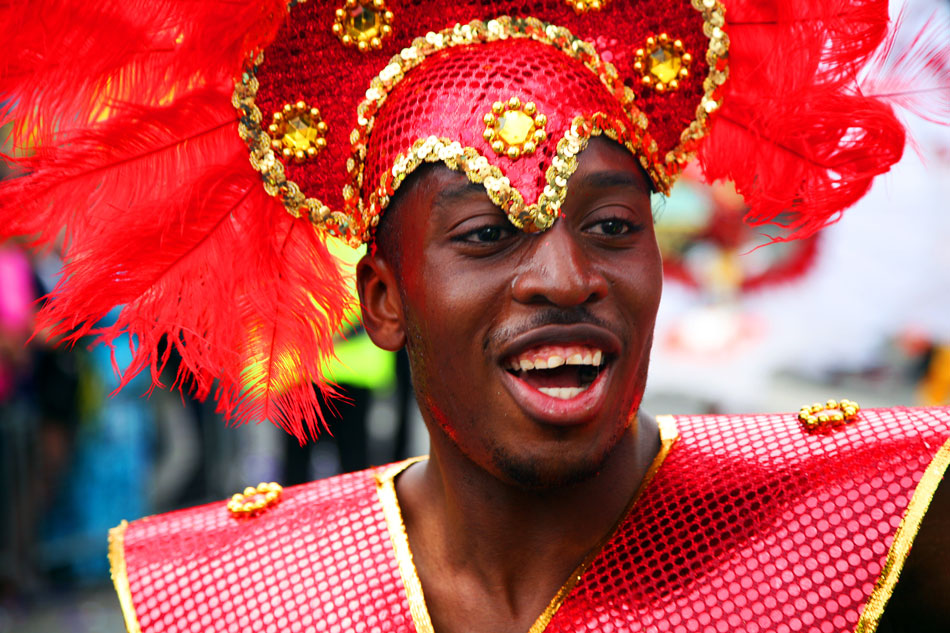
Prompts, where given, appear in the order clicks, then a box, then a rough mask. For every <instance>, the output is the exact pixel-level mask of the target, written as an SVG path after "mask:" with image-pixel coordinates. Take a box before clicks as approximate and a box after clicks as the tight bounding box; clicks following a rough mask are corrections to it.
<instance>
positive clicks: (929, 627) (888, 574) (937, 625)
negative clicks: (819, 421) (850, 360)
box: [677, 407, 950, 633]
mask: <svg viewBox="0 0 950 633" xmlns="http://www.w3.org/2000/svg"><path fill="white" fill-rule="evenodd" d="M677 424H678V426H679V428H680V429H681V438H680V440H681V446H680V447H678V448H679V449H683V453H684V458H685V459H683V464H684V466H683V468H682V469H681V472H682V473H683V475H682V477H681V479H682V480H684V481H686V480H688V479H689V477H690V474H691V473H694V472H699V473H704V472H705V473H709V472H715V473H717V474H718V477H719V479H720V480H721V481H722V483H721V485H720V486H719V487H718V488H717V487H715V486H712V485H711V484H707V487H710V488H712V489H713V492H722V491H723V490H725V491H726V492H731V491H733V490H734V489H741V490H750V491H754V492H753V493H750V495H749V497H750V498H752V499H753V501H752V502H751V506H750V507H752V508H753V509H754V513H751V516H752V517H753V519H754V520H755V521H761V522H762V523H763V524H764V525H765V527H764V530H765V531H768V530H769V529H773V527H770V526H774V525H781V526H782V528H781V529H782V530H784V529H785V528H787V527H788V526H792V527H794V534H790V535H789V537H788V540H789V541H791V542H793V543H795V544H796V545H799V541H800V540H802V537H807V538H806V539H805V542H806V545H807V546H808V548H809V550H810V551H812V553H814V552H817V551H818V550H821V551H820V556H819V555H816V556H815V557H814V558H815V562H816V564H817V566H816V569H821V568H822V566H821V563H822V561H824V563H827V562H828V561H832V562H834V564H835V565H836V567H835V569H836V572H835V573H834V574H833V576H831V577H830V579H831V581H832V584H830V585H829V587H831V588H832V589H834V587H833V586H832V585H833V584H834V583H835V582H838V581H841V580H844V581H845V582H846V583H847V582H850V581H852V580H854V579H858V580H860V582H853V583H852V584H853V585H854V589H856V590H858V593H859V594H863V595H864V598H862V599H860V600H858V602H857V603H856V604H855V605H854V607H855V608H856V609H857V610H858V611H856V612H855V613H858V612H860V613H861V622H862V623H863V624H865V625H866V628H863V629H861V630H868V631H871V630H875V628H874V626H876V625H877V624H878V618H879V619H880V620H879V624H880V626H879V628H877V631H879V633H899V632H902V631H914V633H925V632H928V631H938V630H943V627H945V623H946V622H947V621H948V618H950V485H948V484H943V485H941V482H942V480H943V478H944V475H945V474H946V471H947V467H948V465H950V408H947V407H939V408H892V409H875V410H866V411H861V412H860V414H859V416H858V418H857V419H856V420H855V421H854V422H853V423H851V424H847V425H842V426H838V427H834V428H829V429H825V430H824V431H821V432H811V431H809V430H807V429H805V428H804V427H803V425H802V424H800V423H799V421H798V420H797V417H796V415H794V414H785V415H781V414H769V415H742V416H693V417H685V418H677ZM697 477H699V475H695V476H693V479H694V480H695V479H696V478H697ZM702 479H703V480H715V479H716V476H712V477H710V476H709V475H704V476H703V477H702ZM687 483H690V482H689V481H687ZM682 485H684V486H685V485H687V484H682ZM720 488H721V490H720ZM711 498H718V497H711ZM766 500H767V502H766ZM782 533H784V532H782ZM796 538H797V539H798V540H796ZM799 547H801V545H799ZM794 553H795V555H796V556H798V555H799V554H800V550H798V551H796V552H794ZM855 555H856V556H855ZM849 557H852V558H854V560H856V561H858V562H859V563H860V564H859V565H858V567H860V569H859V568H858V567H855V568H854V569H851V568H850V567H849V566H850V565H851V564H852V560H851V558H849ZM806 567H807V565H806ZM855 617H857V616H855Z"/></svg>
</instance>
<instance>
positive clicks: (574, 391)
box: [538, 387, 584, 400]
mask: <svg viewBox="0 0 950 633" xmlns="http://www.w3.org/2000/svg"><path fill="white" fill-rule="evenodd" d="M538 391H540V392H541V393H543V394H545V395H548V396H551V397H552V398H559V399H561V400H570V399H571V398H573V397H574V396H577V395H578V394H580V393H581V392H583V391H584V389H583V388H581V387H538Z"/></svg>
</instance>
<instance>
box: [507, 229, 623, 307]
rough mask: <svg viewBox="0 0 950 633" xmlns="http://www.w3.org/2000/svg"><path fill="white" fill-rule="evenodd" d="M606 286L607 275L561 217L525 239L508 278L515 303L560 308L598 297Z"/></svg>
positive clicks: (581, 239) (584, 302) (587, 301)
mask: <svg viewBox="0 0 950 633" xmlns="http://www.w3.org/2000/svg"><path fill="white" fill-rule="evenodd" d="M586 248H590V247H589V246H587V247H586ZM607 288H608V283H607V279H606V278H605V277H604V276H603V274H602V272H601V271H600V270H599V269H598V268H597V266H596V265H594V262H593V261H592V258H591V257H590V254H589V253H588V252H587V250H585V244H584V243H583V237H582V236H580V235H578V234H577V233H576V232H575V231H574V229H573V227H571V226H570V225H569V224H568V223H567V222H565V221H564V220H563V219H562V220H561V221H559V222H555V223H554V226H552V227H551V228H550V229H548V230H547V231H544V232H543V233H541V234H539V235H537V236H535V237H534V238H533V239H531V240H528V245H527V248H526V251H525V253H524V256H523V257H522V258H521V260H520V261H519V262H518V265H517V269H516V271H515V277H514V279H513V281H512V293H513V295H514V299H515V300H516V301H518V302H519V303H526V304H527V303H547V304H551V305H555V306H558V307H564V308H570V307H574V306H579V305H583V304H586V303H590V302H594V301H597V300H599V299H602V298H604V297H605V296H607Z"/></svg>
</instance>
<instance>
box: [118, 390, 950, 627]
mask: <svg viewBox="0 0 950 633" xmlns="http://www.w3.org/2000/svg"><path fill="white" fill-rule="evenodd" d="M659 421H660V423H661V424H660V427H661V438H662V439H663V440H664V449H663V450H662V451H661V454H660V456H659V457H658V459H657V462H656V463H655V464H654V469H653V470H651V472H650V473H649V474H648V476H647V480H646V482H645V484H644V485H643V486H642V487H641V490H640V491H639V492H638V493H637V497H636V498H635V500H634V501H633V502H632V505H631V507H630V509H629V510H628V513H627V515H626V517H625V518H623V519H622V520H621V522H620V524H619V526H618V527H617V528H616V530H615V532H614V533H613V534H612V535H611V536H610V538H609V540H608V541H607V542H606V544H605V545H604V546H603V547H602V548H601V549H600V550H599V551H595V552H593V553H592V555H591V556H590V557H589V559H588V560H587V561H585V563H584V564H582V566H581V568H579V569H578V570H577V571H576V572H575V574H572V577H571V579H570V580H569V581H568V583H567V584H566V585H565V586H564V587H563V588H562V590H561V593H560V594H559V596H557V597H555V599H554V600H552V603H551V605H550V606H549V607H548V609H547V610H546V611H545V613H544V614H542V615H541V617H540V618H539V620H538V622H537V623H536V624H535V628H533V629H532V631H541V630H544V631H547V632H548V633H555V632H557V633H561V632H563V633H578V632H580V631H618V632H619V631H695V630H701V631H735V630H743V631H748V632H749V633H754V632H756V631H761V632H766V631H769V632H771V631H814V632H819V631H821V632H831V631H833V632H839V631H855V630H857V631H873V630H874V628H875V625H876V622H877V618H878V617H880V615H881V612H882V611H883V608H884V604H885V602H886V601H887V598H888V597H889V596H890V594H891V591H892V589H893V586H894V582H895V581H896V580H897V577H898V575H899V573H900V570H901V566H902V564H903V561H904V559H905V557H906V556H907V553H908V551H909V549H910V546H911V544H912V542H913V539H914V536H915V535H916V533H917V529H918V527H919V525H920V521H921V520H922V518H923V516H924V513H925V512H926V510H927V506H928V504H929V502H930V499H931V498H932V496H933V494H934V492H935V490H936V488H937V485H938V484H939V482H940V480H941V478H942V476H943V474H944V471H945V469H946V468H947V465H948V463H950V409H948V408H942V409H889V410H884V409H882V410H868V411H862V412H861V413H860V414H859V415H858V418H857V420H855V421H853V422H851V423H850V424H849V425H848V426H845V427H843V428H837V429H834V430H831V431H829V432H814V431H809V430H806V429H805V428H804V427H803V425H802V424H801V423H800V422H799V420H798V419H796V417H795V416H794V415H754V416H753V415H746V416H681V417H676V418H671V417H668V416H663V417H662V418H661V419H660V420H659ZM677 430H678V437H676V436H677ZM664 455H665V459H664ZM404 467H405V464H398V465H395V466H393V467H388V468H380V469H375V470H371V471H363V472H358V473H353V474H348V475H342V476H339V477H335V478H332V479H328V480H323V481H317V482H314V483H311V484H305V485H302V486H297V487H294V488H289V489H287V490H285V491H284V496H283V498H282V500H281V501H280V502H279V503H277V504H276V505H275V506H273V507H271V508H270V509H268V510H266V511H264V512H263V513H262V514H260V515H258V516H255V517H247V518H236V517H234V516H232V515H231V513H229V511H228V509H227V507H226V504H225V503H224V502H221V503H213V504H209V505H206V506H202V507H198V508H192V509H189V510H182V511H180V512H174V513H171V514H167V515H162V516H157V517H149V518H145V519H141V520H139V521H135V522H133V523H131V524H123V525H121V526H119V527H118V528H115V529H114V530H113V532H112V535H111V536H112V540H111V544H112V548H111V558H112V563H113V577H114V579H115V583H116V587H117V589H118V591H119V594H120V597H121V598H122V604H123V608H124V610H125V615H126V622H127V625H128V628H129V631H130V632H132V633H138V632H140V631H141V632H142V633H179V632H181V633H184V632H191V631H201V632H203V633H204V632H207V633H211V632H219V631H221V632H224V631H229V632H230V631H241V632H245V631H261V632H264V631H268V632H271V631H273V632H277V631H281V632H286V631H294V632H295V631H335V632H340V633H342V632H349V631H407V632H408V631H419V632H420V633H424V632H425V631H427V630H431V628H427V622H428V616H427V614H426V612H425V605H424V598H423V596H422V592H421V588H420V585H419V582H418V579H417V578H416V576H415V572H414V569H413V567H412V562H411V554H409V550H408V544H407V541H406V538H405V532H404V529H403V527H402V521H401V518H400V514H399V510H398V503H397V502H396V498H395V493H394V492H393V490H394V487H393V485H392V482H393V478H394V477H395V475H396V474H398V472H400V471H401V470H402V469H403V468H404ZM651 476H652V479H651ZM578 578H579V579H578ZM545 625H546V628H545ZM429 627H431V625H429Z"/></svg>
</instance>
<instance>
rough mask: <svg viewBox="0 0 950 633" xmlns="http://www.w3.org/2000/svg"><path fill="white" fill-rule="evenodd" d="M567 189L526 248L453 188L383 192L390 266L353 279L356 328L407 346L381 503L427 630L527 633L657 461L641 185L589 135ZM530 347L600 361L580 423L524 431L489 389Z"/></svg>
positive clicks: (486, 207) (509, 404)
mask: <svg viewBox="0 0 950 633" xmlns="http://www.w3.org/2000/svg"><path fill="white" fill-rule="evenodd" d="M571 183H572V186H571V189H570V190H569V191H570V193H569V194H568V198H567V200H566V201H565V204H564V207H563V210H564V212H565V217H562V218H561V219H559V220H558V221H557V222H556V223H555V225H554V226H553V227H552V228H551V229H549V230H548V231H545V232H543V233H539V234H527V233H524V232H521V231H519V230H517V229H515V228H514V227H512V226H511V224H510V223H509V222H508V220H507V218H506V217H505V216H504V214H503V213H502V212H501V211H500V210H499V209H498V208H497V207H496V206H495V205H494V204H492V203H491V201H490V200H489V198H488V197H487V195H486V194H485V192H484V189H482V188H481V187H480V186H477V187H476V186H469V183H468V181H467V179H466V177H465V176H464V175H462V174H457V173H455V172H452V171H450V170H448V169H446V168H441V167H439V168H434V169H431V170H429V171H428V172H427V173H426V174H425V175H424V177H423V178H422V179H420V180H417V181H416V183H415V185H414V186H412V187H411V188H409V189H408V190H406V191H401V192H400V194H401V195H402V196H403V198H402V199H401V201H400V202H401V204H402V208H401V209H399V210H398V211H397V213H398V221H399V222H400V224H401V226H400V233H401V238H402V239H400V241H399V253H400V255H399V256H400V258H401V260H400V261H399V262H388V261H386V260H385V259H384V258H383V257H378V256H377V257H367V258H365V259H364V260H363V261H362V262H361V264H360V266H359V269H358V280H359V288H360V296H361V301H362V303H363V318H364V322H365V325H366V329H367V331H368V332H369V333H370V336H371V337H372V338H373V340H374V341H375V342H376V343H377V344H378V345H380V346H382V347H384V348H386V349H398V348H400V347H401V346H402V345H407V346H408V350H409V356H410V358H411V362H412V370H413V380H414V384H415V388H416V393H417V398H418V401H419V403H420V408H421V409H422V412H423V417H424V418H425V421H426V424H427V426H428V429H429V433H430V441H431V449H430V459H429V461H428V462H425V463H420V464H418V465H416V466H414V467H412V468H410V469H409V470H408V471H407V472H406V473H405V474H404V475H403V476H401V477H400V478H399V479H398V480H397V494H398V496H399V499H400V504H401V506H402V509H403V515H404V520H405V522H406V529H407V532H408V535H409V542H410V546H411V548H412V551H413V557H414V560H415V563H416V568H417V571H418V574H419V577H420V580H421V582H422V586H423V590H424V591H425V594H426V604H427V606H428V608H429V612H430V615H431V617H432V619H433V623H434V625H435V628H436V630H438V631H440V633H446V632H448V633H451V632H453V631H468V632H473V631H492V632H499V631H517V632H519V633H523V632H524V631H527V630H528V629H529V628H530V626H531V624H532V623H533V622H534V621H535V619H536V618H537V617H538V615H540V614H541V612H542V611H543V610H544V608H545V607H546V606H547V604H548V602H549V601H550V600H551V598H552V597H553V596H554V594H555V593H556V592H557V590H558V588H559V587H560V586H561V585H562V584H563V583H564V580H565V579H566V578H567V577H568V575H569V574H570V573H571V571H572V570H573V569H574V567H575V566H576V565H577V564H578V563H580V562H581V560H583V558H584V556H585V555H586V554H587V553H588V552H589V551H590V550H591V548H593V547H594V546H595V545H596V544H597V543H598V542H599V541H600V539H601V538H603V537H604V535H605V534H607V533H608V532H609V530H610V528H611V527H612V526H613V524H614V523H615V522H616V521H617V519H618V518H619V517H620V515H621V513H622V511H623V509H624V507H625V506H626V504H627V503H628V501H629V499H630V498H631V496H632V495H633V493H634V491H635V490H636V488H637V486H638V485H639V483H640V481H641V479H642V478H643V475H644V473H645V471H646V469H647V468H648V467H649V465H650V463H651V462H652V460H653V458H654V456H655V455H656V453H657V451H658V449H659V440H658V436H657V432H656V428H655V425H654V424H653V422H652V421H650V420H644V421H642V422H641V423H640V424H637V423H636V411H637V409H638V406H639V402H640V398H641V397H642V394H643V387H644V382H645V378H646V368H647V364H648V357H649V349H650V342H651V336H652V331H653V323H654V318H655V314H656V309H657V304H658V301H659V295H660V287H661V280H662V275H661V271H660V258H659V252H658V250H657V246H656V239H655V237H654V233H653V222H652V214H651V209H650V195H649V192H650V188H649V184H648V182H647V180H646V178H645V176H644V175H643V174H642V172H641V170H640V168H639V166H638V164H637V162H636V160H635V159H634V158H633V157H632V156H630V154H629V153H627V152H626V151H625V150H623V149H622V148H620V147H619V146H617V145H614V144H612V143H610V142H606V141H600V140H599V139H595V140H594V141H593V142H592V143H591V145H590V147H589V148H588V149H587V150H586V151H585V152H584V154H583V156H582V159H581V162H580V167H579V169H578V171H577V172H576V173H575V174H574V176H573V177H572V180H571ZM410 236H411V237H410ZM395 268H398V269H399V274H398V276H397V274H396V271H395ZM547 342H554V343H559V344H566V343H570V342H585V343H589V344H592V345H593V344H596V345H597V346H599V347H600V348H603V349H605V351H609V356H608V357H609V361H608V364H607V369H605V370H604V378H603V379H604V381H605V389H604V390H603V391H604V394H603V396H602V397H600V398H598V400H597V402H596V403H595V405H594V406H593V407H592V408H591V410H589V411H585V412H583V413H582V414H580V415H578V414H576V413H571V412H569V414H568V415H567V416H564V415H562V416H560V417H559V416H558V415H553V416H548V417H545V415H544V414H542V415H541V417H542V418H543V419H538V415H537V412H536V411H529V410H526V406H528V407H530V405H526V403H525V402H524V401H523V400H521V399H519V397H518V395H517V394H516V393H512V392H511V390H510V389H509V388H508V387H506V384H505V382H506V380H508V378H507V377H506V371H505V369H504V368H503V365H504V361H505V359H506V358H508V357H509V356H510V355H511V354H513V353H517V351H518V350H519V349H524V348H525V347H531V346H536V345H539V344H543V343H547ZM512 525H517V526H519V527H518V529H517V530H512V529H511V526H512ZM486 604H492V605H493V608H492V609H485V608H484V605H486Z"/></svg>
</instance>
